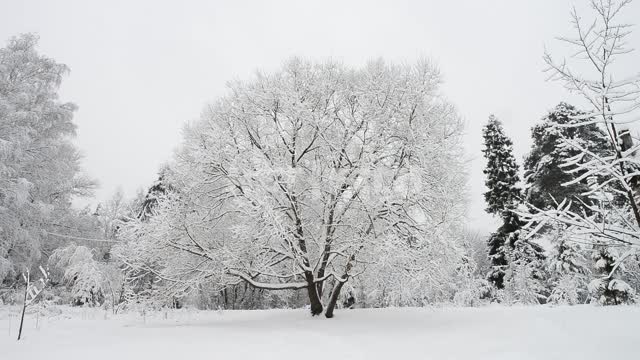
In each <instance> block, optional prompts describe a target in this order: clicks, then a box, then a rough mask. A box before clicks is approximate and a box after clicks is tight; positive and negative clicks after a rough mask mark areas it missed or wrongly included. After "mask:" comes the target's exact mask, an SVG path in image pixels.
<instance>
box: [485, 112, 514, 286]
mask: <svg viewBox="0 0 640 360" xmlns="http://www.w3.org/2000/svg"><path fill="white" fill-rule="evenodd" d="M482 137H483V139H484V149H483V150H482V152H483V153H484V156H485V158H486V159H487V165H486V167H485V169H484V174H485V176H486V181H485V185H486V187H487V189H488V190H487V192H485V193H484V198H485V201H486V203H487V208H486V211H487V212H488V213H490V214H494V215H499V216H500V217H501V218H502V220H503V224H502V226H500V228H498V230H497V231H496V232H494V233H493V234H491V236H490V237H489V239H488V240H487V245H488V248H489V249H488V253H489V259H490V261H491V267H490V269H489V273H488V274H487V279H488V280H489V281H490V282H491V283H492V284H494V285H495V286H496V287H497V288H498V289H502V288H503V287H504V275H505V272H506V270H507V267H508V265H509V262H508V254H507V252H508V250H509V249H508V247H512V246H513V243H511V244H510V242H512V241H511V240H509V239H513V238H514V236H517V235H514V234H516V233H517V231H518V230H519V229H520V227H521V224H520V220H519V218H518V216H517V215H516V214H515V213H514V212H513V211H514V210H515V209H516V208H517V207H518V204H519V203H520V201H521V199H520V198H521V191H520V188H519V187H518V181H519V177H518V164H517V163H516V159H515V157H514V156H513V148H512V146H513V143H512V141H511V139H509V137H508V136H507V135H506V134H505V133H504V129H503V127H502V123H501V122H500V120H498V118H496V117H495V116H494V115H491V116H489V121H488V122H487V124H486V125H485V126H484V128H483V129H482Z"/></svg>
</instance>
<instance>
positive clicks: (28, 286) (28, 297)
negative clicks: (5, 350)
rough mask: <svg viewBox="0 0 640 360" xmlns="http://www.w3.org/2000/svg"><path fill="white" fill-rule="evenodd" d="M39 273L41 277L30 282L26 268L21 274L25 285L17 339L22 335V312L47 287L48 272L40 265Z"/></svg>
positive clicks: (23, 312)
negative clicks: (24, 272)
mask: <svg viewBox="0 0 640 360" xmlns="http://www.w3.org/2000/svg"><path fill="white" fill-rule="evenodd" d="M39 269H40V273H41V274H42V277H41V278H40V279H39V280H38V281H36V282H33V283H32V282H31V274H30V272H29V269H27V272H26V274H22V277H23V278H24V282H25V287H24V302H23V303H22V315H21V316H20V329H19V330H18V340H20V337H22V325H23V324H24V314H25V312H26V311H27V307H28V306H29V305H31V304H33V303H34V302H35V301H36V300H37V299H38V297H39V296H40V294H42V291H43V290H44V289H45V288H46V287H47V284H48V283H49V272H48V271H47V270H45V269H44V268H43V267H42V266H40V268H39Z"/></svg>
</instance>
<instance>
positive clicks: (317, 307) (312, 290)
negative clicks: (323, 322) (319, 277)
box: [304, 271, 323, 316]
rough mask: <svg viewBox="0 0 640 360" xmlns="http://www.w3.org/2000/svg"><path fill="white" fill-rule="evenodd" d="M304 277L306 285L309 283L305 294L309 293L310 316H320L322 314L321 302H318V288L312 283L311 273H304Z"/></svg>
mask: <svg viewBox="0 0 640 360" xmlns="http://www.w3.org/2000/svg"><path fill="white" fill-rule="evenodd" d="M304 277H305V279H306V280H307V283H309V286H307V292H308V293H309V304H310V305H311V316H316V315H320V314H322V310H323V306H322V301H320V296H318V288H317V287H316V284H314V282H313V273H311V272H310V271H306V272H305V273H304Z"/></svg>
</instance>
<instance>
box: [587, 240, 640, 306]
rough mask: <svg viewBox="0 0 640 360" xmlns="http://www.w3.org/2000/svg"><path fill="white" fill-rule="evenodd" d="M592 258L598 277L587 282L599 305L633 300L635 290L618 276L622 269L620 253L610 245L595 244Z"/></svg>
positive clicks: (626, 302)
mask: <svg viewBox="0 0 640 360" xmlns="http://www.w3.org/2000/svg"><path fill="white" fill-rule="evenodd" d="M592 259H593V260H594V261H595V268H596V271H597V272H598V273H599V274H600V275H601V277H600V278H597V279H593V280H592V281H591V282H590V283H589V293H590V294H591V298H592V299H593V300H594V301H596V302H597V303H599V304H601V305H619V304H628V303H633V302H635V291H634V290H633V288H631V286H629V284H627V283H626V282H625V281H624V280H622V279H621V278H620V273H621V272H622V271H624V264H623V263H621V262H620V261H621V259H620V255H619V254H618V252H617V251H616V250H615V249H614V248H612V247H611V246H607V245H604V244H600V245H597V246H596V247H595V249H594V252H593V255H592Z"/></svg>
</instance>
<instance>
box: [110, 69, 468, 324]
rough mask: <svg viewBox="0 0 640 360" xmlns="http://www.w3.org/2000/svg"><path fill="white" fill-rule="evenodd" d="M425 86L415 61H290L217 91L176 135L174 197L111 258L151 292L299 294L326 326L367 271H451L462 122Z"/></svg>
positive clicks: (431, 73) (460, 201) (460, 187)
mask: <svg viewBox="0 0 640 360" xmlns="http://www.w3.org/2000/svg"><path fill="white" fill-rule="evenodd" d="M439 83H440V75H439V73H438V71H437V70H436V69H435V67H434V66H433V65H431V64H430V63H428V62H419V63H417V64H415V65H411V66H396V65H391V64H387V63H385V62H383V61H375V62H371V63H369V64H368V65H367V66H365V67H364V68H361V69H352V68H349V67H346V66H344V65H341V64H338V63H334V62H325V63H310V62H307V61H303V60H299V59H292V60H290V61H288V62H287V63H286V65H284V68H283V69H281V70H280V71H278V72H275V73H273V74H261V73H260V74H258V75H257V76H256V77H255V78H254V79H253V80H252V81H249V82H241V81H236V82H232V83H230V84H229V94H228V95H227V96H225V97H223V98H221V99H220V100H218V101H217V102H215V103H214V104H211V105H210V106H209V107H208V108H207V109H206V111H204V113H203V115H202V118H201V119H200V121H198V122H196V123H193V124H191V125H189V126H188V127H187V128H186V130H185V139H184V143H183V145H182V148H181V150H180V151H178V153H177V155H176V157H175V159H174V161H173V164H172V165H171V167H172V171H171V177H172V179H171V180H170V181H171V183H172V184H174V185H175V186H176V187H178V188H180V191H179V193H171V194H167V195H165V196H161V197H160V198H159V201H158V202H157V204H156V206H155V209H154V216H151V217H150V218H149V219H148V221H146V222H143V221H139V222H137V223H135V224H133V223H132V224H131V225H130V226H129V228H128V234H129V235H128V236H127V238H128V239H129V240H128V242H127V243H126V244H125V245H124V246H123V247H122V249H121V251H120V254H121V255H120V256H121V257H122V258H123V260H124V261H125V262H126V263H127V264H128V266H130V267H131V268H133V269H140V268H145V267H146V266H147V265H146V264H154V268H153V269H149V270H151V271H154V273H155V274H156V276H157V278H158V279H159V282H161V283H162V284H163V289H162V291H161V292H162V293H163V294H171V296H175V295H176V294H180V293H181V292H185V291H189V290H191V289H195V288H197V287H198V286H200V285H201V284H203V283H204V282H210V283H216V284H220V286H226V285H227V284H230V283H238V282H246V283H248V284H250V285H251V286H254V287H256V288H261V289H267V290H286V289H306V292H307V295H308V298H309V303H310V307H311V313H312V314H313V315H317V314H320V313H322V311H323V308H324V305H323V303H324V304H326V314H325V315H326V316H327V317H331V316H333V310H334V308H335V306H336V304H337V302H338V300H339V297H340V293H341V290H342V288H343V286H344V284H346V283H347V282H348V281H349V279H350V278H352V277H356V276H358V275H360V274H362V273H363V272H366V271H367V270H368V269H370V268H374V266H373V264H378V266H377V267H375V268H376V269H379V270H380V271H396V272H397V273H398V274H404V275H405V276H415V274H417V273H428V272H429V271H432V270H433V268H434V267H437V266H438V265H443V266H444V262H443V260H444V258H443V257H438V256H439V254H441V255H443V256H445V255H446V256H447V260H446V261H447V262H448V263H449V264H452V263H455V262H456V255H455V254H457V252H456V251H450V250H447V249H449V248H450V247H451V246H452V243H451V242H450V241H449V239H450V238H451V237H452V236H455V234H457V232H458V231H459V229H460V226H461V222H462V216H463V211H464V198H465V191H464V187H465V184H464V178H465V177H464V171H463V166H462V156H461V143H460V140H461V134H462V129H463V127H462V122H461V120H460V118H459V117H458V115H457V114H456V111H455V109H454V107H453V106H452V105H451V104H449V103H448V102H447V101H446V100H445V99H444V98H443V96H442V94H441V93H440V91H439ZM167 254H170V255H167ZM382 256H384V258H385V263H381V262H380V261H379V259H381V257H382ZM389 257H393V259H390V258H389ZM427 259H433V260H435V262H433V263H432V262H429V261H428V260H427ZM392 261H393V263H394V264H395V265H394V267H393V268H392V269H391V268H388V267H385V266H384V264H386V263H390V262H392ZM385 278H386V277H385ZM433 286H436V285H433Z"/></svg>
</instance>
